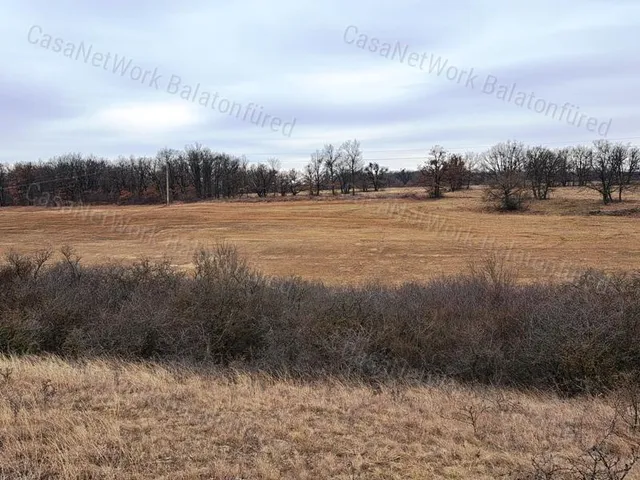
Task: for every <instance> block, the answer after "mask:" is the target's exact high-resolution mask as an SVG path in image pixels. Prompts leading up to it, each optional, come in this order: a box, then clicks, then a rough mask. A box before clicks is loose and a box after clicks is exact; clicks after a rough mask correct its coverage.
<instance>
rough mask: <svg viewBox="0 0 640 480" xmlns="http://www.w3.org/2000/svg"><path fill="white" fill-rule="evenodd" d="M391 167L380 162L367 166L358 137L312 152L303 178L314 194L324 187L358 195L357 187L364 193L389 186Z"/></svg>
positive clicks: (332, 192)
mask: <svg viewBox="0 0 640 480" xmlns="http://www.w3.org/2000/svg"><path fill="white" fill-rule="evenodd" d="M388 173H389V169H388V168H387V167H383V166H381V165H380V164H379V163H377V162H369V163H367V164H366V165H365V163H364V160H363V153H362V148H361V146H360V142H359V141H358V140H355V139H354V140H347V141H346V142H344V143H343V144H342V145H340V147H336V146H335V145H333V144H326V145H325V146H324V147H323V149H322V150H316V151H315V152H314V153H312V154H311V158H310V160H309V162H308V163H307V164H306V166H305V168H304V175H303V180H304V183H305V185H306V186H307V187H308V188H309V194H310V195H320V191H321V190H323V189H327V190H331V194H332V195H336V194H337V192H340V193H342V194H349V193H351V195H355V193H356V188H358V189H360V190H361V191H363V192H367V191H369V190H370V189H373V190H374V191H376V192H377V191H379V190H380V189H381V188H383V187H384V186H385V185H386V182H387V175H388Z"/></svg>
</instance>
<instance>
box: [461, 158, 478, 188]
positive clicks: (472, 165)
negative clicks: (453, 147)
mask: <svg viewBox="0 0 640 480" xmlns="http://www.w3.org/2000/svg"><path fill="white" fill-rule="evenodd" d="M464 163H465V165H466V167H467V179H466V181H467V190H468V189H470V188H471V181H472V180H473V177H474V174H477V173H478V169H479V168H480V166H481V163H482V162H481V159H480V155H478V154H477V153H476V152H466V153H465V154H464Z"/></svg>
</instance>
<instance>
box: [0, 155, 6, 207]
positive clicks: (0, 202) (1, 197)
mask: <svg viewBox="0 0 640 480" xmlns="http://www.w3.org/2000/svg"><path fill="white" fill-rule="evenodd" d="M6 188H7V168H6V167H5V166H4V164H3V163H0V207H3V206H4V205H5V190H6Z"/></svg>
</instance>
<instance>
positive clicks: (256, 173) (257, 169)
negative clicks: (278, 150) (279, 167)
mask: <svg viewBox="0 0 640 480" xmlns="http://www.w3.org/2000/svg"><path fill="white" fill-rule="evenodd" d="M247 175H248V183H249V188H250V189H251V191H252V192H254V193H255V194H256V195H258V197H261V198H264V197H266V196H267V195H268V194H269V192H271V191H272V190H273V184H274V180H275V175H276V171H274V169H273V168H271V167H270V166H268V165H265V164H264V163H259V164H257V165H251V167H250V168H249V170H248V172H247Z"/></svg>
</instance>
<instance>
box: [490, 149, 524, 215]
mask: <svg viewBox="0 0 640 480" xmlns="http://www.w3.org/2000/svg"><path fill="white" fill-rule="evenodd" d="M524 164H525V150H524V146H523V144H522V143H520V142H514V141H508V142H505V143H499V144H497V145H494V146H493V147H491V148H490V149H489V151H487V152H486V153H485V154H484V169H485V171H486V174H487V177H488V182H489V185H488V187H487V189H486V191H485V199H486V200H487V201H489V202H491V203H493V204H494V205H496V207H497V208H498V209H500V210H520V209H522V208H524V207H525V206H526V200H527V194H526V182H525V173H524Z"/></svg>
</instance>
